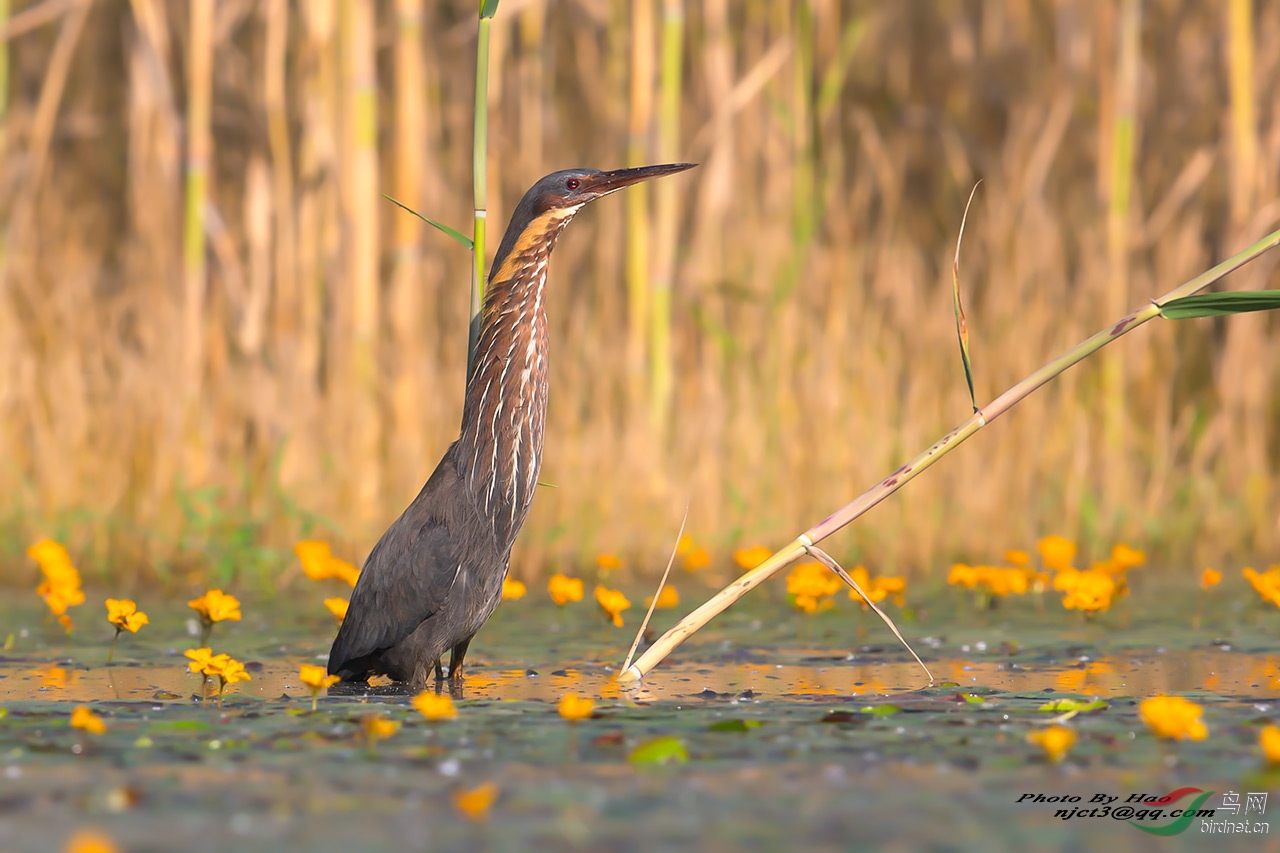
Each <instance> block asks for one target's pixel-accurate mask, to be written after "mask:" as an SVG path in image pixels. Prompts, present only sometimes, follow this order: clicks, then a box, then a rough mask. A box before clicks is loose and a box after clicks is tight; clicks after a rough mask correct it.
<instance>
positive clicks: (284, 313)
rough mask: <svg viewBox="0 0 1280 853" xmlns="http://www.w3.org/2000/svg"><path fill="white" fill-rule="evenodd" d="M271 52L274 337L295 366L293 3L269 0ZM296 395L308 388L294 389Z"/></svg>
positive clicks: (266, 92) (267, 84) (267, 102)
mask: <svg viewBox="0 0 1280 853" xmlns="http://www.w3.org/2000/svg"><path fill="white" fill-rule="evenodd" d="M264 14H265V17H266V30H267V34H266V36H267V37H266V51H265V54H264V56H263V65H264V66H265V67H264V68H263V89H262V99H263V105H264V106H265V107H266V114H267V144H268V146H269V148H270V151H271V193H272V196H273V197H274V198H273V199H272V203H273V204H274V206H275V210H274V214H275V221H274V223H273V224H274V229H275V241H274V247H273V248H274V261H275V263H274V274H275V311H274V318H273V323H274V335H273V338H274V342H275V346H276V347H277V348H279V349H282V350H283V352H282V353H281V356H282V358H281V361H282V362H284V363H285V364H287V365H289V366H290V367H292V365H293V362H294V360H295V359H296V357H297V344H298V333H299V319H300V313H301V312H300V310H299V303H300V297H299V294H298V261H297V246H298V240H297V222H296V219H295V215H294V210H295V208H294V197H293V151H292V149H291V146H290V143H289V114H288V101H287V99H286V97H285V80H286V78H287V77H288V73H289V69H288V64H287V63H288V53H287V50H286V48H287V47H288V41H289V2H288V0H268V2H267V4H266V8H265V10H264ZM290 392H291V394H292V395H296V394H298V393H299V392H304V393H305V389H302V388H291V389H290Z"/></svg>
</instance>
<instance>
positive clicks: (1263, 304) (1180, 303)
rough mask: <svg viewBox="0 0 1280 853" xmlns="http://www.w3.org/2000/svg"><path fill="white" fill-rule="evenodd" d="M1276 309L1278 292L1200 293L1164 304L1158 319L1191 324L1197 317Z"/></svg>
mask: <svg viewBox="0 0 1280 853" xmlns="http://www.w3.org/2000/svg"><path fill="white" fill-rule="evenodd" d="M1278 308H1280V290H1232V291H1228V292H1226V293H1200V294H1197V295H1195V296H1185V297H1183V298H1182V299H1174V300H1172V301H1169V302H1165V303H1164V304H1162V305H1161V306H1160V316H1161V317H1164V318H1165V319H1166V320H1194V319H1195V318H1197V317H1224V316H1227V315H1229V314H1245V313H1248V312H1250V311H1275V310H1276V309H1278Z"/></svg>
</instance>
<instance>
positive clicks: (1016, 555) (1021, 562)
mask: <svg viewBox="0 0 1280 853" xmlns="http://www.w3.org/2000/svg"><path fill="white" fill-rule="evenodd" d="M1004 559H1005V562H1006V563H1009V564H1010V565H1013V566H1018V567H1019V568H1021V567H1022V566H1027V565H1030V564H1031V555H1030V554H1028V553H1027V552H1026V551H1020V550H1018V549H1016V548H1015V549H1011V550H1009V551H1005V552H1004Z"/></svg>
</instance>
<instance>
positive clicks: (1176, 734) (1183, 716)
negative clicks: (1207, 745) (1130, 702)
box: [1138, 696, 1209, 740]
mask: <svg viewBox="0 0 1280 853" xmlns="http://www.w3.org/2000/svg"><path fill="white" fill-rule="evenodd" d="M1203 713H1204V709H1203V708H1201V707H1200V706H1199V705H1197V704H1196V703H1194V702H1189V701H1187V700H1186V699H1183V698H1182V697H1181V696H1156V697H1154V698H1152V699H1143V700H1142V702H1141V703H1140V704H1139V705H1138V716H1140V717H1142V721H1143V722H1144V723H1146V724H1147V726H1148V727H1149V728H1150V729H1151V731H1153V732H1155V733H1156V735H1157V736H1159V737H1163V738H1170V739H1171V740H1186V739H1191V740H1204V739H1205V738H1206V737H1208V735H1209V729H1208V728H1206V727H1205V724H1204V722H1203V721H1202V720H1201V719H1200V715H1201V714H1203Z"/></svg>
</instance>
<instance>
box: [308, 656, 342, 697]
mask: <svg viewBox="0 0 1280 853" xmlns="http://www.w3.org/2000/svg"><path fill="white" fill-rule="evenodd" d="M298 679H299V680H300V681H301V682H302V683H303V684H305V685H307V686H308V687H310V688H311V690H312V692H316V691H320V690H324V689H325V688H326V687H328V686H329V685H331V684H337V683H338V682H339V681H340V680H341V679H339V678H338V676H336V675H329V674H328V673H327V672H325V669H324V667H322V666H315V665H314V664H309V663H304V664H303V665H302V666H301V667H300V668H299V669H298Z"/></svg>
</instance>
